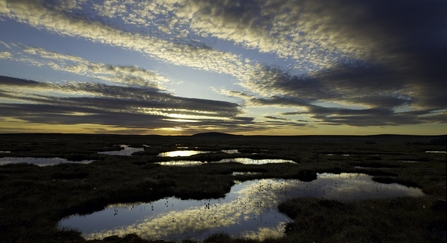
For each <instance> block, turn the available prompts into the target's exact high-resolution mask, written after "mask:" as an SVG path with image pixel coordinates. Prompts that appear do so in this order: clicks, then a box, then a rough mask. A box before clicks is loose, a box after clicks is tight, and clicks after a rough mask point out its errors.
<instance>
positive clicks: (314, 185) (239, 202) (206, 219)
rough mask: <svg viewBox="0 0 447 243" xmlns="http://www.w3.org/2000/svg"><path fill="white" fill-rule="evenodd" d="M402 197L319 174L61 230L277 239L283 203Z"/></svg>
mask: <svg viewBox="0 0 447 243" xmlns="http://www.w3.org/2000/svg"><path fill="white" fill-rule="evenodd" d="M401 196H412V197H418V196H423V193H422V191H421V190H420V189H418V188H411V187H406V186H403V185H399V184H395V183H394V184H381V183H377V182H374V181H372V180H371V176H368V175H365V174H357V173H342V174H329V173H323V174H318V179H317V180H315V181H312V182H302V181H299V180H284V179H260V180H250V181H245V182H242V183H238V184H236V185H234V186H233V187H232V188H231V191H230V192H229V193H228V194H227V195H226V196H225V198H222V199H208V200H181V199H178V198H175V197H169V198H164V199H161V200H158V201H154V202H151V203H135V204H114V205H110V206H108V207H107V208H106V209H104V210H102V211H99V212H96V213H93V214H90V215H86V216H79V215H74V216H71V217H68V218H65V219H62V220H61V221H60V222H59V227H68V228H75V229H78V230H80V231H81V232H82V234H83V236H84V237H85V238H86V239H103V238H105V237H108V236H112V235H118V236H124V235H126V234H129V233H135V234H137V235H139V236H140V237H142V238H145V239H164V240H181V239H196V240H203V239H205V238H206V237H208V236H210V235H212V234H213V233H218V232H225V233H227V234H229V235H231V236H236V237H237V236H239V237H245V238H254V239H259V240H263V239H265V238H266V237H281V236H282V235H283V234H284V225H285V223H287V222H289V221H290V219H289V218H288V217H287V216H285V215H284V214H282V213H280V212H279V211H278V209H277V206H278V204H279V203H280V202H281V201H284V200H287V199H289V198H296V197H315V198H325V199H333V200H339V201H356V200H366V199H376V198H393V197H401Z"/></svg>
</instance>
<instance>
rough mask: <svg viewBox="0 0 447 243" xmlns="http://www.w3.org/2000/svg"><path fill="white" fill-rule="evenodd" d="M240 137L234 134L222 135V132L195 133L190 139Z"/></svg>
mask: <svg viewBox="0 0 447 243" xmlns="http://www.w3.org/2000/svg"><path fill="white" fill-rule="evenodd" d="M240 136H241V135H234V134H229V133H223V132H204V133H196V134H194V135H192V137H198V138H201V137H205V138H209V137H219V138H226V137H240Z"/></svg>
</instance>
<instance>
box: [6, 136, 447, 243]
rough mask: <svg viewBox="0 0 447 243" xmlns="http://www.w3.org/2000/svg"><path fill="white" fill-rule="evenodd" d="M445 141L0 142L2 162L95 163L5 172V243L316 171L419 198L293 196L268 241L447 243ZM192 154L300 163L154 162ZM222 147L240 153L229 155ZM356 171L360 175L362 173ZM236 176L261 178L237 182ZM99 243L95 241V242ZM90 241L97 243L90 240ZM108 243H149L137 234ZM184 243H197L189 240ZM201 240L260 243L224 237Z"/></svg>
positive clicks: (50, 238)
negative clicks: (98, 216) (73, 218)
mask: <svg viewBox="0 0 447 243" xmlns="http://www.w3.org/2000/svg"><path fill="white" fill-rule="evenodd" d="M120 144H127V145H131V146H135V147H143V145H147V146H146V147H145V149H144V151H142V152H137V153H135V154H133V155H132V156H129V157H120V156H110V155H105V154H98V152H100V151H109V150H119V149H120V148H119V147H118V146H116V145H120ZM445 144H446V142H445V136H393V135H380V136H300V137H262V136H261V137H244V136H225V135H222V134H206V135H202V136H200V135H199V136H192V137H163V136H119V135H64V134H3V135H0V151H2V152H0V157H60V158H66V159H68V160H72V161H82V160H95V162H93V163H90V164H59V165H54V166H46V167H39V166H36V165H29V164H7V165H1V166H0V215H1V216H0V242H86V240H85V239H84V238H83V237H82V236H81V233H80V232H77V231H75V230H72V229H58V227H57V224H58V222H59V220H61V219H62V218H64V217H66V216H69V215H73V214H88V213H92V212H95V211H98V210H101V209H103V208H104V207H105V206H107V205H108V204H112V203H125V202H142V201H143V202H150V201H154V200H158V199H161V198H164V197H168V196H176V197H179V198H183V199H206V198H219V197H224V196H225V194H226V193H227V192H229V190H230V188H231V187H232V186H233V185H234V183H235V182H234V180H235V179H237V180H239V181H245V180H251V179H255V178H285V179H287V178H295V179H300V180H303V181H310V180H313V179H315V178H316V173H320V172H332V173H341V172H357V173H366V174H369V175H372V176H374V178H373V180H375V181H377V182H382V183H394V182H397V183H400V184H403V185H407V186H412V187H419V188H421V189H422V191H423V192H424V193H425V194H426V195H425V196H423V197H417V198H395V199H380V200H367V201H357V202H349V203H342V202H337V201H331V200H323V199H314V198H296V199H291V200H288V201H285V202H282V203H281V204H280V205H279V210H280V211H281V212H283V213H284V214H286V215H287V216H289V217H290V218H292V219H293V222H291V223H289V224H288V225H287V226H286V229H285V231H286V234H285V236H284V237H283V238H280V239H266V240H265V241H264V242H445V239H446V238H445V237H446V154H441V153H426V151H445V150H446V145H445ZM178 147H188V148H190V149H195V150H206V151H215V152H214V153H206V154H198V155H193V156H191V157H188V160H197V161H219V160H221V159H225V158H236V157H249V158H254V159H262V158H276V159H278V158H279V159H290V160H294V161H296V162H298V163H299V164H298V165H294V164H267V165H243V164H238V163H222V164H204V165H202V166H196V167H169V166H161V165H158V164H154V162H160V161H169V160H175V159H178V158H169V157H158V156H157V155H158V154H159V153H160V152H166V151H172V150H177V149H178ZM222 149H238V151H239V152H240V154H228V153H223V152H221V150H222ZM359 166H360V167H361V168H359ZM234 171H250V172H263V173H261V174H249V175H239V176H236V177H235V176H232V175H231V174H232V172H234ZM90 242H93V241H90ZM94 242H101V241H99V240H94ZM102 242H163V241H146V240H143V239H141V238H139V237H138V236H136V235H127V236H125V237H123V238H120V237H109V238H106V239H104V240H103V241H102ZM184 242H191V241H190V240H184ZM205 242H256V241H254V240H249V239H236V238H231V237H230V236H228V235H225V234H217V235H213V236H211V237H209V238H208V239H206V240H205Z"/></svg>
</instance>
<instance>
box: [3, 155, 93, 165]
mask: <svg viewBox="0 0 447 243" xmlns="http://www.w3.org/2000/svg"><path fill="white" fill-rule="evenodd" d="M93 161H94V160H82V161H70V160H67V159H63V158H58V157H56V158H34V157H3V158H0V165H6V164H33V165H37V166H50V165H57V164H67V163H70V164H89V163H91V162H93Z"/></svg>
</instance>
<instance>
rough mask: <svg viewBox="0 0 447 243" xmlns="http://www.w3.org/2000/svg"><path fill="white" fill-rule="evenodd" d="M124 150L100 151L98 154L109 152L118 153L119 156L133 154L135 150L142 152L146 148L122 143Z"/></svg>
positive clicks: (110, 153) (111, 153) (108, 153)
mask: <svg viewBox="0 0 447 243" xmlns="http://www.w3.org/2000/svg"><path fill="white" fill-rule="evenodd" d="M120 147H121V148H123V149H122V150H117V151H104V152H98V154H107V155H117V156H131V155H132V154H133V153H135V152H142V151H144V148H134V147H130V146H128V145H124V144H123V145H120Z"/></svg>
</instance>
